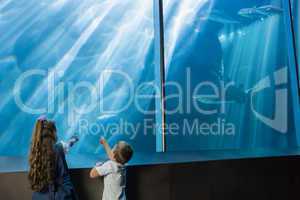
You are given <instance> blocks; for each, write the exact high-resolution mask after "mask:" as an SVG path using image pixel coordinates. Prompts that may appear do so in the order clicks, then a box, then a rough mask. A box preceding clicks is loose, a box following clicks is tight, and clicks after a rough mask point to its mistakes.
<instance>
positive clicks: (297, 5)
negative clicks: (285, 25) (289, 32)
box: [291, 0, 300, 73]
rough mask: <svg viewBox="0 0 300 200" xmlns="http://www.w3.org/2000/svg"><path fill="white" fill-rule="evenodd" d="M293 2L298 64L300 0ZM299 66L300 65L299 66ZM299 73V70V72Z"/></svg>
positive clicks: (299, 56)
mask: <svg viewBox="0 0 300 200" xmlns="http://www.w3.org/2000/svg"><path fill="white" fill-rule="evenodd" d="M291 3H292V12H293V22H294V31H295V37H296V47H297V49H296V50H297V60H298V65H299V63H300V38H299V37H300V25H299V23H300V14H299V13H300V2H299V1H298V0H291ZM298 68H299V66H298ZM298 73H299V72H298Z"/></svg>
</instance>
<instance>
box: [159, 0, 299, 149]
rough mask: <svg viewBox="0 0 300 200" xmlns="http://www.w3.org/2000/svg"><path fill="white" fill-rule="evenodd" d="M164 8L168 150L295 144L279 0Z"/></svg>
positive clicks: (168, 1)
mask: <svg viewBox="0 0 300 200" xmlns="http://www.w3.org/2000/svg"><path fill="white" fill-rule="evenodd" d="M164 15H165V16H164V26H165V30H166V32H165V51H166V55H165V58H166V73H167V74H166V80H167V83H166V110H167V116H166V120H167V129H168V132H167V136H166V137H167V138H166V141H167V149H168V150H169V151H182V150H191V151H195V150H225V149H226V150H229V149H232V150H243V149H244V150H247V149H250V150H251V149H252V150H254V152H256V153H257V154H258V153H259V152H262V151H264V150H278V149H292V148H293V147H296V146H297V144H296V139H295V138H296V133H295V131H294V123H293V120H294V118H293V112H291V109H292V103H291V93H290V92H289V91H290V88H289V83H288V68H287V63H288V62H287V48H286V46H285V45H286V43H285V41H286V39H285V27H284V22H283V21H284V20H283V9H282V5H281V0H263V1H262V0H243V1H240V0H236V1H232V0H182V1H172V0H164ZM260 150H262V151H260ZM274 152H275V154H276V151H274ZM254 155H255V153H254Z"/></svg>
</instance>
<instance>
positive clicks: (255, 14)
mask: <svg viewBox="0 0 300 200" xmlns="http://www.w3.org/2000/svg"><path fill="white" fill-rule="evenodd" d="M282 12H283V10H282V8H280V7H277V6H273V5H265V6H260V7H256V6H255V7H252V8H243V9H241V10H239V12H238V15H240V16H241V17H245V18H249V19H262V18H266V17H268V16H271V15H274V14H280V13H282Z"/></svg>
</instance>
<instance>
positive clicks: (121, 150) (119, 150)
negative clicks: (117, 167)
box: [114, 141, 133, 164]
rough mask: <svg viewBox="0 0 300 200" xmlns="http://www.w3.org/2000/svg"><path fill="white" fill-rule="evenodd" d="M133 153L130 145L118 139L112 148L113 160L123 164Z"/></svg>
mask: <svg viewBox="0 0 300 200" xmlns="http://www.w3.org/2000/svg"><path fill="white" fill-rule="evenodd" d="M132 155H133V149H132V147H131V146H130V145H129V144H128V143H126V142H124V141H120V142H118V143H117V145H116V147H115V149H114V156H115V160H116V161H117V162H118V163H121V164H125V163H127V162H128V161H129V160H130V159H131V157H132Z"/></svg>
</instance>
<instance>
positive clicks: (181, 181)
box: [0, 157, 300, 200]
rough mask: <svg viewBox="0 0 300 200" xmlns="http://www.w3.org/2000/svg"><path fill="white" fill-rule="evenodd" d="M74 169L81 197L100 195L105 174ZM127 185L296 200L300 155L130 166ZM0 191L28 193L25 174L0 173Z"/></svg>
mask: <svg viewBox="0 0 300 200" xmlns="http://www.w3.org/2000/svg"><path fill="white" fill-rule="evenodd" d="M71 174H72V179H73V182H74V185H75V187H76V189H77V192H78V193H79V195H80V199H83V200H96V199H97V200H99V199H101V193H102V187H103V182H102V180H101V179H97V180H92V179H89V177H88V170H72V171H71ZM127 189H128V191H127V197H128V199H129V200H198V199H199V200H227V199H228V200H235V199H237V200H241V199H242V200H248V199H249V200H250V199H251V200H260V199H261V200H277V199H278V200H283V199H284V200H289V199H291V200H294V199H298V198H299V196H300V157H284V158H264V159H245V160H227V161H213V162H200V163H187V164H173V165H156V166H136V167H130V168H129V169H128V187H127ZM0 196H1V199H3V200H14V199H16V200H19V199H30V196H31V194H30V191H29V190H28V185H27V180H26V174H25V173H9V174H0Z"/></svg>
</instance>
